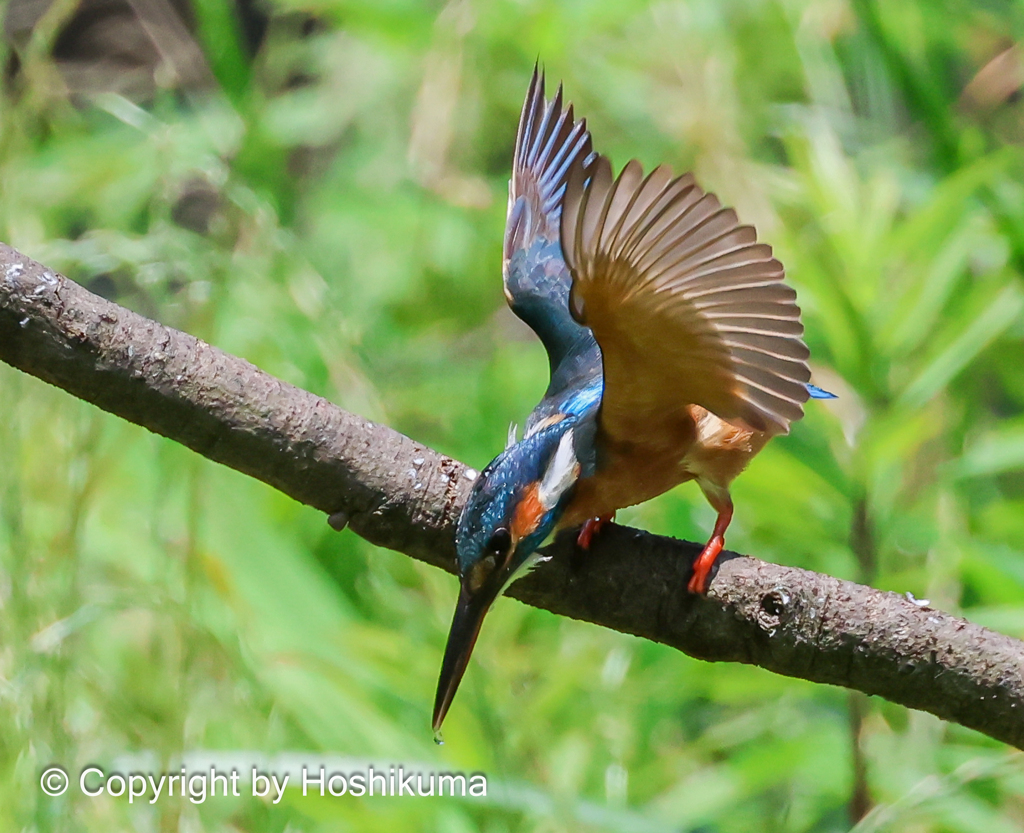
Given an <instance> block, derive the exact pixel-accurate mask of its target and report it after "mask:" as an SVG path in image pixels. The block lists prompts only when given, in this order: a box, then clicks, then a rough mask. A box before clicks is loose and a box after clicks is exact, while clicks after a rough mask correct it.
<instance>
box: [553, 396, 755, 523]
mask: <svg viewBox="0 0 1024 833" xmlns="http://www.w3.org/2000/svg"><path fill="white" fill-rule="evenodd" d="M769 438H770V435H769V434H766V433H764V432H760V431H751V430H749V429H744V428H739V427H737V426H734V425H732V424H730V423H727V422H724V421H723V420H721V419H719V418H718V417H716V416H715V415H714V414H711V413H709V412H708V411H706V410H705V409H704V408H701V407H700V406H699V405H690V406H687V407H686V408H685V409H684V410H683V411H682V414H681V417H680V418H679V419H678V420H677V421H675V423H674V424H671V425H666V426H661V427H660V429H658V428H652V430H650V431H647V432H644V435H643V436H640V437H638V438H637V440H636V441H633V442H611V441H608V440H602V441H601V443H600V448H601V455H600V457H599V459H598V465H597V471H596V472H595V473H594V474H593V475H592V476H591V477H587V478H584V479H582V480H580V482H579V483H578V484H577V486H576V491H575V493H574V495H573V499H572V501H571V502H570V504H569V506H568V507H567V509H566V511H565V513H564V514H563V515H562V517H561V519H560V521H559V524H558V526H559V527H561V528H571V527H574V526H578V525H579V524H581V523H583V522H584V521H586V520H587V519H588V518H597V517H602V516H604V515H610V514H612V513H613V512H615V511H617V510H619V509H624V508H625V507H627V506H634V505H636V504H638V503H643V502H644V501H645V500H650V499H651V498H653V497H657V496H658V495H660V494H662V493H663V492H667V491H668V490H669V489H671V488H672V487H673V486H676V485H678V484H679V483H684V482H686V481H687V480H694V479H696V480H698V481H701V482H702V483H707V484H708V485H713V486H719V487H727V486H728V484H729V483H730V482H731V481H732V480H733V478H734V477H736V475H738V474H739V473H740V472H741V471H743V469H744V468H746V465H747V463H748V462H750V459H751V458H752V457H753V456H754V455H755V454H756V453H757V452H758V451H760V450H761V448H762V447H764V444H765V443H766V442H767V441H768V439H769Z"/></svg>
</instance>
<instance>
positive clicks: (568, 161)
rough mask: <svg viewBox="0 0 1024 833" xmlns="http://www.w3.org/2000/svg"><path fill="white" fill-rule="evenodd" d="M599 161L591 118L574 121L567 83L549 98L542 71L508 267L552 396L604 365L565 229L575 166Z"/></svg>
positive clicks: (523, 143)
mask: <svg viewBox="0 0 1024 833" xmlns="http://www.w3.org/2000/svg"><path fill="white" fill-rule="evenodd" d="M592 159H593V153H592V151H591V141H590V133H589V132H588V131H587V125H586V122H585V121H584V120H582V119H580V120H579V121H576V120H575V118H574V116H573V108H572V105H571V104H567V103H565V102H564V101H563V95H562V88H561V86H559V87H558V90H557V91H556V93H555V95H554V97H553V98H552V99H550V100H547V99H545V97H544V76H543V74H541V72H540V70H539V68H535V69H534V72H533V77H532V79H531V80H530V86H529V89H528V91H527V94H526V100H525V101H524V102H523V110H522V114H521V115H520V118H519V131H518V133H517V134H516V145H515V152H514V155H513V163H512V179H511V181H510V182H509V203H508V220H507V222H506V226H505V243H504V248H503V269H502V272H503V278H504V287H505V297H506V298H507V299H508V302H509V306H511V308H512V311H513V312H515V314H516V315H518V316H519V317H520V318H521V319H523V321H525V322H526V323H527V324H529V325H530V327H532V328H533V330H534V332H536V333H537V335H538V336H539V337H540V339H541V341H542V342H543V343H544V347H545V348H546V349H547V352H548V359H549V363H550V367H551V384H550V385H549V393H552V392H554V391H556V390H559V389H561V388H563V387H564V386H565V385H566V384H567V383H568V381H569V380H570V379H572V378H574V374H578V373H579V372H580V368H584V369H585V368H589V367H590V366H591V365H593V364H595V363H596V362H599V358H598V350H597V347H596V345H595V343H594V341H593V337H592V336H591V334H590V332H589V331H588V330H586V329H585V328H583V327H580V326H579V324H577V323H576V322H575V321H574V320H573V318H572V317H571V316H570V314H569V309H568V303H569V287H570V285H571V283H572V279H571V277H570V275H569V272H568V270H567V268H566V266H565V262H564V257H563V254H562V248H561V241H560V226H559V223H560V218H561V210H562V200H563V196H564V193H565V187H566V182H567V180H568V178H569V173H570V171H571V170H572V169H573V166H574V165H579V166H582V168H583V170H588V169H589V165H590V164H591V162H592ZM591 354H592V356H591Z"/></svg>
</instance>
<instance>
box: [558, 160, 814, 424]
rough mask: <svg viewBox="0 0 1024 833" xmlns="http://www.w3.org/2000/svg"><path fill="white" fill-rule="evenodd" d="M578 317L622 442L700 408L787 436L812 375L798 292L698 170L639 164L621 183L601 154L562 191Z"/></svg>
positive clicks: (608, 417)
mask: <svg viewBox="0 0 1024 833" xmlns="http://www.w3.org/2000/svg"><path fill="white" fill-rule="evenodd" d="M561 233H562V249H563V252H564V255H565V259H566V263H567V264H568V267H569V270H570V272H571V273H572V278H573V285H572V290H571V297H570V305H569V308H570V311H571V312H572V314H573V315H574V317H575V318H576V319H577V320H578V321H580V323H584V324H586V325H587V326H589V327H590V328H591V329H592V331H593V333H594V336H595V337H596V339H597V341H598V344H599V345H600V346H601V351H602V354H603V361H604V383H605V390H604V398H603V402H602V410H601V421H602V426H603V428H604V429H605V430H606V431H608V432H609V434H610V435H611V436H613V437H615V438H618V439H622V440H635V439H636V434H637V432H641V431H644V430H645V426H646V427H647V428H651V427H652V426H653V427H655V428H656V427H657V426H665V425H671V424H676V423H677V422H678V420H679V418H680V415H681V413H682V410H683V408H684V407H685V406H687V405H690V404H696V405H700V406H702V407H704V408H706V409H708V410H709V411H711V412H712V413H714V414H716V415H717V416H719V417H721V418H722V419H725V420H729V421H733V422H736V423H741V424H745V425H747V426H748V427H751V428H753V429H756V430H761V431H768V432H771V433H785V432H787V431H788V430H789V425H790V423H791V422H793V421H794V420H797V419H799V418H800V417H801V416H802V414H803V403H804V402H805V401H806V400H807V397H808V393H807V387H806V382H807V381H808V380H809V379H810V371H809V369H808V367H807V357H808V351H807V347H806V345H805V344H804V343H803V340H802V338H801V337H802V335H803V325H802V323H801V322H800V309H799V307H797V305H796V293H795V292H794V291H793V289H792V288H791V287H789V286H787V285H786V284H784V283H783V278H784V276H785V272H784V269H783V267H782V264H781V263H780V262H779V261H778V260H776V259H775V258H774V257H773V256H772V249H771V247H770V246H768V245H767V244H765V243H759V242H757V235H756V232H755V231H754V229H753V228H752V227H751V226H744V225H740V222H739V220H738V218H737V216H736V213H735V211H733V210H732V209H731V208H723V207H722V205H721V203H719V201H718V199H717V198H716V197H715V196H714V195H713V194H709V193H706V192H704V191H703V190H702V189H701V188H700V187H699V186H698V185H697V184H696V182H695V181H694V179H693V177H692V176H691V175H690V174H686V175H684V176H681V177H677V178H673V177H672V174H671V171H670V170H669V169H668V168H667V167H665V166H661V167H658V168H656V169H655V170H654V171H652V172H651V173H650V174H649V175H648V176H646V177H644V175H643V170H642V168H641V166H640V165H639V163H637V162H635V161H633V162H630V163H629V164H627V165H626V167H625V168H624V169H623V171H622V173H621V174H619V176H618V177H617V178H615V177H613V176H612V170H611V165H610V164H609V162H608V160H607V159H605V158H604V157H601V156H598V157H597V160H596V162H595V163H594V164H593V166H592V168H591V169H590V171H589V172H587V171H584V170H583V169H582V168H581V167H580V166H575V167H574V168H573V170H572V171H571V172H570V174H569V177H568V182H567V183H566V186H565V194H564V197H563V208H562V224H561Z"/></svg>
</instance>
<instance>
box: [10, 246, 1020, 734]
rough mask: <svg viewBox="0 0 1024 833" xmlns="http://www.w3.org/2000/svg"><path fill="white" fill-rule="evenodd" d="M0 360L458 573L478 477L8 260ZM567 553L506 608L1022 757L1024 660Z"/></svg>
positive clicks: (931, 627) (736, 564)
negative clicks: (459, 540) (796, 684)
mask: <svg viewBox="0 0 1024 833" xmlns="http://www.w3.org/2000/svg"><path fill="white" fill-rule="evenodd" d="M0 359H2V360H3V361H5V362H7V363H9V364H11V365H13V366H15V367H17V368H20V369H21V370H23V371H25V372H26V373H30V374H32V375H33V376H38V377H39V378H40V379H43V380H45V381H47V382H50V383H51V384H53V385H56V386H58V387H60V388H63V389H64V390H66V391H68V392H69V393H71V394H73V395H74V396H77V397H79V398H81V399H85V400H87V401H89V402H92V403H93V404H95V405H98V406H99V407H100V408H103V409H104V410H106V411H109V412H111V413H113V414H117V415H118V416H121V417H123V418H124V419H127V420H129V421H131V422H134V423H137V424H139V425H142V426H145V427H146V428H148V429H150V430H151V431H154V432H156V433H158V434H162V435H163V436H165V437H169V438H170V439H173V440H176V441H177V442H180V443H183V444H184V445H187V446H188V447H189V448H191V449H193V450H194V451H197V452H198V453H199V454H202V455H203V456H205V457H208V458H209V459H211V460H215V461H217V462H219V463H223V464H224V465H227V466H230V467H232V468H234V469H237V470H238V471H241V472H244V473H245V474H248V475H251V476H252V477H255V478H258V479H259V480H262V481H263V482H265V483H268V484H270V485H271V486H273V487H274V488H276V489H279V490H281V491H282V492H284V493H285V494H287V495H290V496H291V497H293V498H295V499H296V500H298V501H300V502H302V503H305V504H308V505H310V506H313V507H315V508H317V509H320V510H322V511H324V512H326V513H328V514H329V515H331V516H332V518H331V519H332V523H333V524H334V525H335V526H341V524H343V523H347V524H348V525H349V526H351V527H352V529H353V530H355V531H356V532H357V533H358V534H360V535H362V536H363V537H364V538H366V539H367V540H369V541H371V542H372V543H374V544H377V545H379V546H383V547H388V548H389V549H394V550H398V551H400V552H404V553H406V554H407V555H411V556H413V557H414V558H418V559H420V560H422V561H425V562H427V563H429V564H433V565H434V566H436V567H441V568H442V569H444V570H447V571H449V572H454V558H453V554H454V553H453V543H452V541H453V537H454V535H453V533H454V526H455V522H456V521H457V519H458V514H459V510H460V508H461V506H462V503H463V501H464V499H465V496H466V493H467V491H468V488H469V486H470V484H471V482H472V478H473V477H474V476H475V473H474V472H472V470H470V469H467V468H466V467H465V466H464V465H463V464H462V463H459V462H457V461H455V460H453V459H451V458H450V457H445V456H444V455H441V454H438V453H437V452H435V451H432V450H431V449H429V448H426V447H425V446H423V445H420V444H418V443H416V442H414V441H412V440H410V439H409V438H408V437H405V436H402V435H401V434H399V433H397V432H396V431H393V430H391V429H390V428H387V427H386V426H382V425H376V424H374V423H372V422H368V421H367V420H365V419H362V418H360V417H358V416H355V415H353V414H350V413H347V412H345V411H343V410H341V409H340V408H337V407H335V406H334V405H332V404H330V403H329V402H327V401H326V400H324V399H321V398H320V397H317V396H314V395H313V394H311V393H308V392H307V391H304V390H301V389H299V388H296V387H294V386H292V385H289V384H287V383H285V382H282V381H280V380H278V379H275V378H274V377H272V376H270V375H268V374H266V373H263V372H262V371H261V370H259V369H258V368H256V367H254V366H253V365H251V364H249V363H248V362H246V361H244V360H242V359H239V358H236V357H234V356H231V355H228V354H226V353H224V352H222V351H221V350H218V349H217V348H215V347H212V346H210V345H209V344H205V343H204V342H202V341H199V340H198V339H196V338H193V337H192V336H190V335H187V334H185V333H182V332H178V331H177V330H173V329H171V328H169V327H164V326H162V325H160V324H157V323H156V322H154V321H150V320H149V319H146V318H143V317H142V316H140V315H136V314H135V313H133V312H131V311H129V310H126V309H124V308H123V307H119V306H117V305H116V304H113V303H110V302H109V301H105V300H103V299H102V298H99V297H97V296H95V295H92V294H91V293H89V292H87V291H86V290H85V289H83V288H82V287H80V286H78V285H77V284H75V283H74V282H72V281H70V280H68V279H67V278H65V277H63V276H61V275H58V274H56V273H54V272H53V271H51V270H48V269H47V268H46V267H45V266H42V265H41V264H39V263H36V262H34V261H32V260H30V259H28V258H27V257H25V256H24V255H21V254H20V253H18V252H16V251H14V250H13V249H11V248H10V247H8V246H5V245H3V244H0ZM571 549H572V542H571V540H570V537H568V536H565V537H562V538H561V539H559V540H558V541H556V542H555V544H554V545H553V546H552V547H551V548H550V554H551V555H552V556H553V558H552V559H551V560H550V561H548V562H546V563H544V564H542V565H541V566H540V567H539V568H538V569H536V570H535V571H534V572H533V573H532V574H530V575H529V576H527V577H526V578H524V579H522V580H520V581H518V582H516V583H515V584H514V585H513V586H512V587H511V588H510V593H509V595H511V596H513V597H515V598H517V599H520V600H521V601H524V602H526V603H528V604H531V605H535V606H537V607H542V608H546V609H548V610H550V611H553V612H555V613H560V614H563V615H565V616H571V617H573V618H575V619H582V620H585V621H588V622H594V623H596V624H599V625H604V626H606V627H609V628H613V629H615V630H618V631H623V632H625V633H631V634H636V635H637V636H642V637H645V638H647V639H653V640H656V641H658V642H663V643H665V644H666V645H671V646H672V647H674V648H677V649H679V650H680V651H683V652H684V653H687V654H689V655H691V656H694V657H699V658H701V659H705V660H709V661H723V660H728V661H735V662H745V663H751V664H754V665H759V666H761V667H763V668H767V669H768V670H770V671H775V672H776V673H779V674H785V675H787V676H790V677H800V678H803V679H806V680H813V681H815V682H821V683H831V684H834V685H841V686H846V687H848V688H854V689H858V690H860V691H864V692H866V693H868V694H878V695H880V696H882V697H885V698H886V699H888V700H892V701H893V702H895V703H901V704H903V705H905V706H910V707H912V708H916V709H922V710H924V711H928V712H931V713H932V714H935V715H938V716H939V717H942V718H944V719H946V720H952V721H956V722H958V723H961V724H963V725H964V726H969V727H971V728H973V729H977V730H978V731H980V732H983V733H985V734H987V735H990V736H991V737H993V738H996V739H998V740H1001V741H1004V742H1006V743H1008V744H1012V745H1014V746H1016V747H1018V748H1024V671H1022V669H1024V643H1021V642H1019V641H1017V640H1014V639H1011V638H1010V637H1007V636H1003V635H1001V634H998V633H994V632H992V631H989V630H986V629H985V628H982V627H979V626H978V625H974V624H971V623H970V622H967V621H965V620H963V619H960V618H957V617H955V616H951V615H949V614H946V613H942V612H941V611H937V610H933V609H930V608H928V607H920V606H919V605H917V604H915V603H914V602H912V601H910V600H908V599H906V598H904V597H902V596H899V595H896V594H894V593H883V592H880V591H878V590H874V589H871V588H868V587H862V586H860V585H857V584H853V583H851V582H848V581H840V580H838V579H835V578H831V577H829V576H825V575H820V574H818V573H811V572H808V571H806V570H798V569H793V568H788V567H780V566H778V565H775V564H769V563H765V562H762V561H758V560H757V559H754V558H749V557H744V556H738V555H735V554H732V553H730V554H727V555H724V556H723V558H722V561H721V566H720V568H719V570H718V572H717V575H716V576H715V578H714V580H713V582H712V584H711V590H710V592H709V594H708V596H707V597H706V598H697V597H694V596H691V595H690V594H689V593H687V591H686V582H687V579H688V578H689V575H690V564H691V561H692V559H693V557H694V556H695V555H696V553H697V552H698V551H699V547H698V546H697V545H696V544H691V543H688V542H682V541H676V540H673V539H669V538H663V537H660V536H656V535H650V534H648V533H645V532H640V531H638V530H633V529H629V528H626V527H619V526H614V525H612V526H609V527H607V528H606V530H605V531H603V532H602V534H601V536H599V538H598V540H597V541H596V542H595V545H594V548H593V552H592V553H591V556H590V557H588V559H587V562H586V564H585V566H583V567H582V568H577V569H573V568H572V567H571V564H570V562H571V558H570V557H569V556H570V555H571Z"/></svg>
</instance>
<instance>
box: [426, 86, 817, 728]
mask: <svg viewBox="0 0 1024 833" xmlns="http://www.w3.org/2000/svg"><path fill="white" fill-rule="evenodd" d="M502 273H503V279H504V290H505V297H506V299H507V301H508V303H509V306H510V307H511V308H512V311H513V312H514V313H515V314H516V315H518V316H519V317H520V318H521V319H522V320H523V321H525V322H526V323H527V324H528V325H529V326H530V327H531V328H532V329H533V330H534V332H535V333H536V334H537V335H538V337H539V338H540V340H541V342H542V343H543V344H544V347H545V349H546V351H547V355H548V362H549V365H550V382H549V384H548V387H547V390H546V391H545V393H544V397H543V398H542V399H541V401H540V404H538V405H537V407H536V408H534V409H533V411H532V413H531V414H530V416H529V417H528V418H527V420H526V424H525V430H524V434H523V438H522V439H519V438H518V433H517V429H516V428H515V426H512V428H510V430H509V435H508V442H507V443H506V447H505V450H504V451H503V452H502V453H501V454H499V455H498V456H497V457H496V458H495V459H494V460H493V461H491V463H490V464H489V465H488V466H487V467H486V468H485V469H483V471H482V472H481V473H480V474H479V476H478V477H477V478H476V480H475V481H474V483H473V487H472V490H471V492H470V495H469V498H468V500H467V502H466V504H465V506H464V508H463V510H462V514H461V515H460V517H459V522H458V526H457V530H456V535H455V546H456V560H457V566H458V573H459V598H458V603H457V605H456V608H455V615H454V618H453V620H452V625H451V630H450V632H449V636H448V643H447V646H446V648H445V653H444V660H443V663H442V667H441V675H440V679H439V681H438V688H437V697H436V699H435V701H434V717H433V728H434V731H435V733H437V732H439V730H440V727H441V723H442V722H443V720H444V718H445V715H446V714H447V712H448V708H449V706H450V705H451V703H452V699H453V698H454V696H455V692H456V690H457V688H458V685H459V683H460V681H461V680H462V676H463V674H464V673H465V670H466V666H467V664H468V662H469V657H470V654H471V652H472V650H473V646H474V644H475V643H476V639H477V635H478V634H479V632H480V627H481V624H482V623H483V619H484V616H485V614H486V613H487V611H488V610H489V608H490V606H491V604H492V603H493V602H494V600H495V599H496V598H497V597H498V596H499V595H501V593H502V592H503V591H504V589H505V588H506V587H508V585H509V584H510V583H511V582H512V581H514V580H515V579H516V578H518V577H520V576H521V575H523V574H524V573H525V572H526V571H527V570H529V569H530V567H531V566H533V565H534V564H535V563H536V561H537V560H538V558H539V555H538V548H539V547H541V546H542V545H543V543H544V542H545V541H546V540H547V539H548V538H549V537H550V536H552V535H553V534H554V533H555V532H557V531H559V530H561V529H573V528H576V527H579V533H578V536H577V545H578V546H579V547H581V548H583V549H587V548H589V546H590V543H591V540H592V539H593V536H594V535H595V534H596V533H597V532H598V530H599V529H600V528H601V526H602V525H603V524H605V523H607V522H608V521H610V520H611V519H612V518H613V517H614V514H615V512H616V510H618V509H622V508H624V507H627V506H633V505H634V504H638V503H642V502H643V501H645V500H649V499H650V498H653V497H655V496H657V495H660V494H662V493H663V492H666V491H668V490H669V489H671V488H672V487H673V486H675V485H677V484H679V483H683V482H685V481H687V480H695V481H697V485H698V486H699V487H700V489H701V491H702V492H703V493H704V496H705V497H706V498H707V499H708V501H709V502H710V504H711V506H712V507H713V508H714V509H715V512H716V513H717V520H716V522H715V525H714V530H713V531H712V534H711V537H710V539H709V540H708V542H707V545H706V546H705V547H704V549H703V550H702V551H701V553H700V555H699V556H698V557H697V559H696V561H695V562H694V566H693V575H692V578H690V580H689V583H688V589H689V590H690V591H691V592H693V593H700V594H703V593H706V591H707V586H708V579H709V574H710V571H711V568H712V565H713V564H714V562H715V559H716V558H717V557H718V554H719V553H720V552H721V550H722V547H723V546H724V544H725V532H726V529H727V527H728V526H729V522H730V521H731V519H732V514H733V504H732V499H731V497H730V495H729V485H730V483H731V482H732V480H733V479H734V478H735V477H736V476H737V475H738V474H739V473H740V472H742V471H743V469H744V468H745V467H746V465H747V463H748V462H750V459H751V458H752V457H753V456H754V455H755V454H757V452H758V451H760V450H761V448H763V447H764V445H765V443H767V442H768V440H770V439H771V438H772V437H774V436H776V435H777V434H786V433H788V431H789V426H790V424H791V423H792V422H794V421H795V420H798V419H800V417H801V416H802V415H803V405H804V403H805V402H806V401H807V399H808V398H809V397H812V396H813V397H821V398H830V397H831V394H828V393H827V392H825V391H822V390H821V389H820V388H817V387H815V386H813V385H811V384H810V370H809V368H808V365H807V359H808V355H809V352H808V349H807V347H806V345H805V344H804V342H803V340H802V338H801V336H802V334H803V324H802V323H801V321H800V309H799V307H798V306H797V304H796V293H795V292H794V290H793V289H792V288H791V287H790V286H788V285H787V284H786V283H784V280H783V278H784V270H783V267H782V264H781V263H780V262H779V261H778V260H777V259H775V258H774V257H773V256H772V249H771V247H770V246H768V245H767V244H765V243H760V242H758V240H757V235H756V232H755V230H754V228H753V227H752V226H749V225H741V224H740V222H739V221H738V219H737V217H736V213H735V211H733V210H732V209H730V208H723V207H722V205H721V204H720V203H719V201H718V199H717V198H716V197H715V196H714V195H713V194H710V193H708V192H706V191H703V190H702V189H701V188H700V186H698V185H697V183H696V182H695V181H694V178H693V176H692V174H689V173H687V174H683V175H682V176H674V175H673V173H672V171H671V169H670V168H669V167H668V166H666V165H661V166H659V167H657V168H655V169H654V170H653V171H651V172H650V173H649V174H647V175H646V176H645V175H644V172H643V169H642V167H641V165H640V163H639V162H637V161H636V160H633V161H631V162H629V163H628V164H627V165H626V166H625V168H624V169H623V170H622V171H621V173H619V175H618V176H617V177H616V176H613V174H612V167H611V164H610V162H609V161H608V159H607V158H606V157H604V156H602V155H600V154H598V153H596V152H594V150H593V147H592V141H591V136H590V133H589V131H588V130H587V126H586V121H585V120H584V119H580V120H578V121H577V120H575V119H574V116H573V107H572V104H567V103H563V99H562V87H561V85H559V87H558V91H557V92H556V93H555V96H554V97H553V98H552V99H550V100H549V99H546V98H545V93H544V76H543V74H542V73H541V72H540V71H539V67H535V68H534V72H533V77H532V79H531V81H530V87H529V90H528V91H527V94H526V100H525V103H524V104H523V109H522V114H521V116H520V119H519V129H518V132H517V135H516V144H515V152H514V157H513V165H512V179H511V181H510V183H509V199H508V218H507V221H506V227H505V239H504V246H503V264H502Z"/></svg>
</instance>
